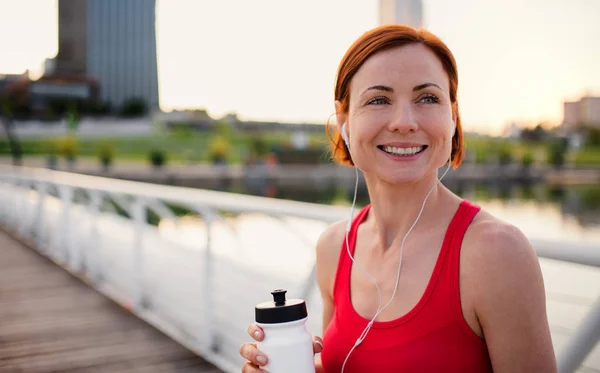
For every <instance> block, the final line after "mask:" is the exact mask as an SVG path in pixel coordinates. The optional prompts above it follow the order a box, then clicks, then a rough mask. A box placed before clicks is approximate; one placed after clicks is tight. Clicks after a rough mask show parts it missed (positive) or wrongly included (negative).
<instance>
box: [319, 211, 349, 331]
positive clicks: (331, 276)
mask: <svg viewBox="0 0 600 373" xmlns="http://www.w3.org/2000/svg"><path fill="white" fill-rule="evenodd" d="M345 226H346V225H345V222H344V221H340V222H337V223H334V224H332V225H330V226H329V227H328V228H327V229H326V230H325V231H324V232H323V233H322V234H321V236H320V237H319V240H318V241H317V248H316V249H317V260H316V266H317V267H316V270H317V283H318V285H319V290H320V291H321V297H322V299H323V333H325V329H327V326H328V325H329V322H330V321H331V318H332V317H333V312H334V306H333V285H334V282H335V275H336V271H337V264H338V260H339V256H340V251H341V247H342V242H343V239H344V231H345Z"/></svg>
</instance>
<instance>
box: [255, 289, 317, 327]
mask: <svg viewBox="0 0 600 373" xmlns="http://www.w3.org/2000/svg"><path fill="white" fill-rule="evenodd" d="M285 293H287V290H285V289H277V290H273V291H272V292H271V294H272V295H273V301H272V302H264V303H260V304H258V305H257V306H256V308H255V318H256V322H258V323H261V324H279V323H284V322H291V321H297V320H302V319H303V318H305V317H307V316H308V312H307V310H306V303H305V302H304V301H303V300H302V299H287V300H286V299H285Z"/></svg>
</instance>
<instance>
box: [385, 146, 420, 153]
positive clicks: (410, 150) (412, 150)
mask: <svg viewBox="0 0 600 373" xmlns="http://www.w3.org/2000/svg"><path fill="white" fill-rule="evenodd" d="M423 148H424V147H423V146H416V147H414V148H395V147H393V146H384V147H383V150H384V151H385V152H386V153H390V154H395V155H415V154H417V153H419V152H420V151H422V150H423Z"/></svg>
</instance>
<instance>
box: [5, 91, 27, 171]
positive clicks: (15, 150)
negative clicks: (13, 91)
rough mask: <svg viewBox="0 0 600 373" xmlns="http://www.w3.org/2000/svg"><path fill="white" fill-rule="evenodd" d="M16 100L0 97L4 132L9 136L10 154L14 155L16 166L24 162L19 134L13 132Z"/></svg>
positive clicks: (13, 160) (13, 159)
mask: <svg viewBox="0 0 600 373" xmlns="http://www.w3.org/2000/svg"><path fill="white" fill-rule="evenodd" d="M14 106H15V105H14V102H13V101H12V100H11V99H10V98H8V97H4V98H0V116H1V121H2V125H3V127H4V132H6V137H7V138H8V146H9V148H10V154H11V156H12V162H13V164H14V165H15V166H20V165H21V164H22V163H23V148H22V147H21V143H20V142H19V139H18V138H17V135H16V134H15V133H14V132H13V129H14V128H13V127H14V121H13V110H14Z"/></svg>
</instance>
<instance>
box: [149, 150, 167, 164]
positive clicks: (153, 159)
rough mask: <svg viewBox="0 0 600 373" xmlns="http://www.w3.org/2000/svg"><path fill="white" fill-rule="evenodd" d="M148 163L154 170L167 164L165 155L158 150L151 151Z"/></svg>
mask: <svg viewBox="0 0 600 373" xmlns="http://www.w3.org/2000/svg"><path fill="white" fill-rule="evenodd" d="M149 157H150V163H151V164H152V166H154V167H156V168H160V167H162V166H164V165H165V163H167V155H166V154H165V152H164V151H162V150H159V149H152V150H150V153H149Z"/></svg>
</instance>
